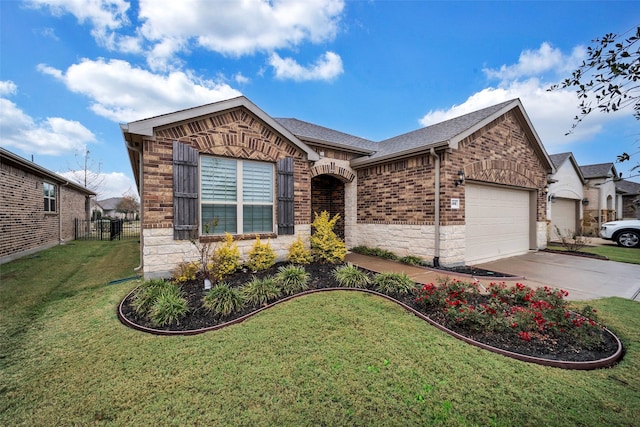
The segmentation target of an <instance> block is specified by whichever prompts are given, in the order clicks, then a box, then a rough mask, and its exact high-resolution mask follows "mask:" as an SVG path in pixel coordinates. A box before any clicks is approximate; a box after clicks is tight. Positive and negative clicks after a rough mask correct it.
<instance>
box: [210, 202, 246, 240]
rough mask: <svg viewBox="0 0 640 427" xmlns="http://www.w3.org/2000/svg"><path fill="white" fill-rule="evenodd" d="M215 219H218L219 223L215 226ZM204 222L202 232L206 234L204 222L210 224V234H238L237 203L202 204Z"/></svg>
mask: <svg viewBox="0 0 640 427" xmlns="http://www.w3.org/2000/svg"><path fill="white" fill-rule="evenodd" d="M215 219H217V220H218V225H217V226H215V227H214V220H215ZM202 224H203V226H202V234H206V230H205V227H204V224H210V226H209V234H223V233H225V232H228V233H231V234H236V233H237V232H238V230H237V228H238V220H237V218H236V205H202Z"/></svg>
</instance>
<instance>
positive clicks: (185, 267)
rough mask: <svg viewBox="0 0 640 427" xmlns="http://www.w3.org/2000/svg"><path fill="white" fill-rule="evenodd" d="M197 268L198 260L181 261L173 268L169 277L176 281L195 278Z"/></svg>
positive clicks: (198, 268)
mask: <svg viewBox="0 0 640 427" xmlns="http://www.w3.org/2000/svg"><path fill="white" fill-rule="evenodd" d="M199 270H200V263H199V262H198V261H192V262H181V263H180V264H178V266H177V267H176V268H175V270H173V274H172V276H171V278H172V279H173V280H175V281H176V282H178V283H184V282H187V281H189V280H195V279H196V275H197V274H198V271H199Z"/></svg>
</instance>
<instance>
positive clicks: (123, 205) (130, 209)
mask: <svg viewBox="0 0 640 427" xmlns="http://www.w3.org/2000/svg"><path fill="white" fill-rule="evenodd" d="M139 209H140V203H138V198H137V197H136V196H135V195H134V194H132V193H124V194H123V195H122V200H120V202H118V204H117V206H116V211H118V212H121V213H123V214H124V218H125V219H127V218H128V216H129V214H132V217H133V216H134V214H135V213H137V212H138V210H139Z"/></svg>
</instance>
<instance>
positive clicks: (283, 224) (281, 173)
mask: <svg viewBox="0 0 640 427" xmlns="http://www.w3.org/2000/svg"><path fill="white" fill-rule="evenodd" d="M277 168H278V171H277V174H278V234H294V233H295V227H294V218H293V157H287V158H284V159H282V160H279V161H278V164H277Z"/></svg>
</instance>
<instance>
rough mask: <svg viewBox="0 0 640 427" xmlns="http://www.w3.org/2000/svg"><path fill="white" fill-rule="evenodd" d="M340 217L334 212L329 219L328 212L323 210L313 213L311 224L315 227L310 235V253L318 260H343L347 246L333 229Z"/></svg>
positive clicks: (329, 261) (336, 261) (334, 261)
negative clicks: (313, 217) (319, 212)
mask: <svg viewBox="0 0 640 427" xmlns="http://www.w3.org/2000/svg"><path fill="white" fill-rule="evenodd" d="M338 219H340V215H338V214H336V216H334V217H333V218H331V219H329V212H327V211H323V212H322V213H321V214H320V215H318V214H317V213H316V214H315V219H314V221H313V223H311V226H312V227H313V228H315V230H316V231H315V233H313V234H312V235H311V238H310V241H311V253H312V254H313V256H314V258H315V259H316V260H318V261H320V262H328V263H330V264H335V263H338V262H342V261H344V257H345V255H346V254H347V247H346V246H345V244H344V242H343V241H342V240H340V238H339V237H338V236H337V235H336V233H335V232H334V231H333V227H334V226H335V225H336V222H337V221H338Z"/></svg>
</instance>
